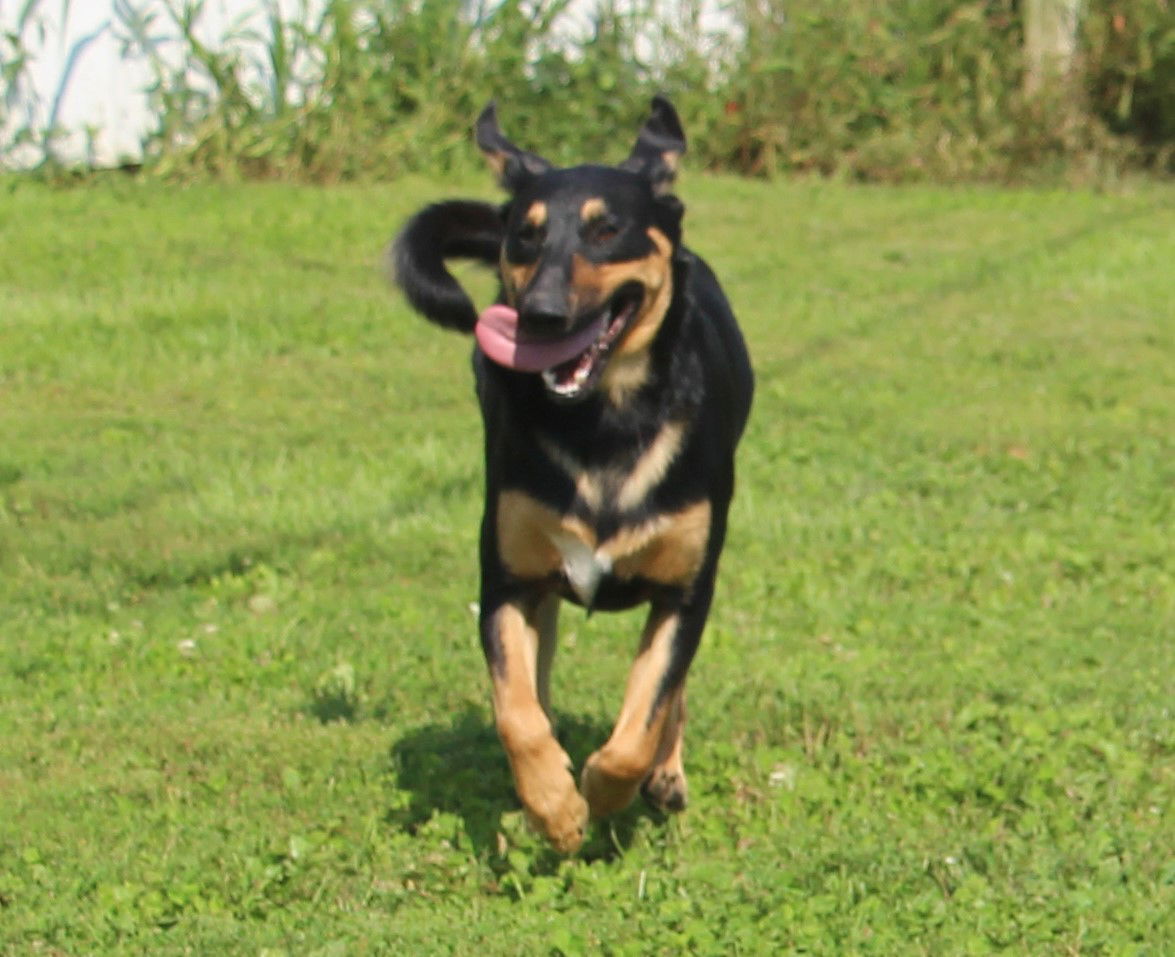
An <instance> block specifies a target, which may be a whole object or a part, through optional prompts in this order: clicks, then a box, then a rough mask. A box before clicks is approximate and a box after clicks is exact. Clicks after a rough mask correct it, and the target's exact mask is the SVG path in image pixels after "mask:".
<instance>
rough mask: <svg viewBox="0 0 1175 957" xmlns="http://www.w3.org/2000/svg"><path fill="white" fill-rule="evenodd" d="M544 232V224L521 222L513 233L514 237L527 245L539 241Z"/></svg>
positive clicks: (545, 232) (535, 243)
mask: <svg viewBox="0 0 1175 957" xmlns="http://www.w3.org/2000/svg"><path fill="white" fill-rule="evenodd" d="M546 234H547V230H546V227H545V226H536V225H535V224H534V223H523V224H522V225H521V226H519V227H518V229H517V231H516V232H515V233H514V235H515V238H517V240H518V241H519V242H520V243H523V244H524V245H527V246H532V245H537V244H539V243H541V242H542V241H543V238H544V237H545V236H546Z"/></svg>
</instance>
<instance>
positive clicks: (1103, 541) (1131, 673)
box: [0, 177, 1175, 954]
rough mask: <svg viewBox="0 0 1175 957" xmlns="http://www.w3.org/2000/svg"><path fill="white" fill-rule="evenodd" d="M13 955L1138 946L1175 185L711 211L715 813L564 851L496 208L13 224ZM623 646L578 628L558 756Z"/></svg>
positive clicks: (695, 721)
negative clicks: (420, 242)
mask: <svg viewBox="0 0 1175 957" xmlns="http://www.w3.org/2000/svg"><path fill="white" fill-rule="evenodd" d="M0 185H2V186H3V191H4V192H3V204H4V215H2V216H0V247H2V248H3V250H4V255H3V256H0V436H2V437H3V439H2V442H0V607H2V609H3V611H2V613H0V630H2V631H0V637H2V640H0V947H2V948H3V949H4V950H5V951H6V952H10V953H13V954H18V953H27V952H36V951H37V950H41V951H46V952H52V951H54V950H57V951H61V952H65V953H93V952H115V951H118V952H122V951H125V952H152V953H166V952H182V951H190V952H196V953H213V952H225V953H228V952H233V953H249V952H253V953H261V952H283V951H284V952H287V953H290V954H295V953H297V954H301V953H319V952H320V953H386V952H390V951H391V950H396V951H398V952H424V953H472V952H479V953H494V954H499V953H500V954H517V953H520V952H536V953H551V952H562V953H565V954H574V953H580V952H584V953H587V952H605V953H634V954H644V953H677V952H691V951H692V952H697V953H730V952H741V953H749V954H757V953H769V952H799V951H803V952H815V953H828V954H842V953H857V952H860V953H866V952H868V953H890V954H909V953H928V954H942V953H967V952H978V953H985V952H991V951H996V950H1001V949H1010V950H1011V951H1012V952H1015V953H1025V954H1038V953H1106V954H1121V953H1140V954H1141V953H1155V954H1157V953H1161V952H1162V951H1163V948H1164V946H1165V945H1164V943H1163V942H1164V941H1167V940H1170V939H1172V938H1173V930H1175V928H1173V927H1172V923H1171V916H1170V915H1171V914H1172V913H1173V912H1175V901H1173V899H1172V895H1173V891H1172V887H1173V885H1175V870H1173V867H1175V864H1173V861H1175V854H1173V851H1175V840H1173V838H1172V831H1171V829H1170V827H1169V818H1170V814H1171V812H1172V806H1171V801H1172V793H1173V785H1175V781H1173V777H1172V766H1173V763H1172V757H1173V754H1172V751H1173V748H1172V745H1173V736H1172V730H1171V728H1172V723H1171V711H1170V708H1171V704H1170V702H1171V701H1172V700H1175V676H1173V669H1172V665H1171V663H1170V659H1171V655H1170V643H1171V638H1172V636H1173V635H1175V567H1173V560H1172V549H1171V539H1172V531H1173V528H1175V515H1173V508H1172V500H1173V496H1172V489H1173V488H1175V454H1173V453H1175V320H1172V318H1171V316H1172V313H1171V303H1170V298H1171V280H1170V263H1171V262H1172V261H1175V196H1173V195H1172V193H1171V191H1170V190H1164V189H1161V188H1146V189H1142V190H1140V191H1139V192H1136V193H1128V194H1123V195H1118V196H1111V195H1092V194H1068V193H1061V192H1047V193H1041V192H998V191H989V190H939V189H907V190H880V189H852V188H846V187H841V186H829V185H816V184H811V185H809V184H791V185H777V186H762V185H754V184H747V183H743V182H735V181H731V180H709V179H704V178H698V177H691V178H688V179H687V180H686V182H685V183H684V184H683V186H682V193H683V196H684V198H685V199H686V200H687V203H688V206H689V213H688V218H687V223H688V235H689V237H690V242H691V243H692V245H693V246H694V248H696V249H697V250H698V251H699V252H701V253H702V254H703V255H705V256H706V257H707V258H708V259H709V260H710V261H711V263H712V264H713V265H714V267H715V269H716V271H717V272H718V274H719V275H720V276H721V277H722V278H723V281H724V283H725V284H726V286H727V289H728V292H729V294H730V296H731V298H732V300H733V301H734V303H735V305H736V307H737V310H738V312H739V314H740V316H741V318H742V321H743V324H744V326H745V329H746V332H747V336H748V339H749V341H750V344H751V348H752V352H753V354H754V358H755V363H756V367H757V370H758V377H759V390H758V395H757V404H756V408H755V412H754V416H753V418H752V422H751V425H750V427H749V430H748V433H747V438H746V441H745V443H744V446H743V449H742V451H741V453H740V487H739V492H738V496H737V498H736V501H735V505H734V509H733V515H732V529H731V533H730V544H729V546H728V549H727V552H726V554H725V556H724V558H723V570H722V575H721V579H720V587H719V595H718V599H717V602H716V607H715V613H714V616H713V618H712V622H711V627H710V628H709V630H708V633H707V637H706V639H705V642H704V645H703V648H702V651H701V653H700V655H699V658H698V662H697V665H696V667H695V670H694V672H693V675H692V678H691V715H690V720H691V727H690V731H689V736H688V743H687V766H688V769H689V772H690V775H691V797H692V801H693V803H692V807H691V809H690V810H689V811H688V812H687V813H686V815H684V817H682V818H681V819H679V820H675V821H672V822H668V823H666V822H663V821H661V820H658V819H656V818H655V817H653V816H651V815H649V814H647V813H645V812H642V811H640V810H634V811H632V812H631V813H629V814H627V815H624V816H622V817H621V818H619V819H618V820H617V821H615V822H612V824H611V825H610V826H603V827H599V828H598V829H597V830H596V832H595V833H594V834H593V836H592V838H591V840H590V841H589V843H588V846H587V848H586V850H585V852H584V854H583V856H581V857H579V858H576V859H571V860H567V861H560V860H559V859H558V858H556V857H554V856H553V855H552V854H551V853H550V852H548V851H546V850H544V849H543V848H542V847H541V846H540V845H539V843H538V842H537V841H535V840H534V839H533V838H531V837H530V836H529V835H528V834H527V833H526V831H525V829H524V828H523V826H522V822H521V820H520V819H519V816H518V813H517V811H516V810H515V807H516V805H515V802H514V799H513V797H512V794H511V791H510V783H509V776H508V773H507V768H506V764H505V760H504V758H503V756H502V754H501V752H500V749H499V747H498V745H497V743H496V740H495V737H494V734H493V731H492V727H491V726H490V724H489V722H488V709H487V699H488V695H487V689H486V681H485V678H484V673H483V665H482V663H481V660H480V652H479V649H478V647H477V641H476V636H475V631H474V618H473V614H472V612H471V609H470V602H471V601H472V600H473V598H474V597H475V594H476V575H477V570H476V544H475V543H476V531H477V522H478V518H479V511H480V494H481V472H480V468H481V465H480V459H481V446H480V442H481V438H480V425H479V423H478V419H477V414H476V408H475V404H474V399H473V395H472V384H471V378H470V375H469V370H468V354H469V343H468V342H467V341H463V340H462V339H460V338H459V337H456V336H452V335H449V334H446V333H442V332H440V331H438V330H436V329H434V328H432V327H429V326H428V325H426V324H425V323H423V322H421V321H420V320H419V319H418V318H416V317H413V316H411V315H409V314H408V312H407V310H406V309H405V308H404V306H403V305H402V303H400V302H399V301H398V300H397V299H396V298H395V297H394V296H393V295H392V294H391V293H390V292H389V291H388V290H387V288H386V287H385V285H384V283H383V280H382V278H381V275H380V256H381V250H382V246H383V244H384V243H385V242H386V240H387V238H388V236H389V235H390V234H391V232H392V231H393V229H394V228H395V227H396V226H397V225H398V223H399V222H401V221H402V219H403V218H404V216H405V215H406V214H407V213H409V212H410V211H412V210H414V209H416V208H417V207H418V206H419V205H421V204H422V203H423V202H426V201H427V200H429V199H431V198H435V197H439V196H444V195H468V194H470V193H477V194H481V195H491V194H489V193H488V192H487V191H486V190H485V189H484V187H482V186H481V185H480V184H478V185H468V184H464V185H452V184H450V185H445V184H441V183H433V182H427V181H424V180H406V181H404V182H402V183H399V184H397V185H395V186H388V187H379V188H376V187H370V188H368V187H363V188H360V187H351V188H339V189H331V190H325V191H324V190H311V189H300V188H287V187H278V186H249V187H200V188H192V189H187V190H169V189H166V188H164V187H162V186H158V185H142V184H138V183H133V182H121V181H120V182H114V183H110V184H106V185H103V186H99V187H96V188H92V189H85V190H76V191H52V190H47V189H44V188H41V187H37V186H35V185H31V184H28V183H25V182H23V181H11V180H10V181H6V182H4V183H3V184H0ZM638 622H639V619H638V618H637V617H634V616H632V615H625V616H613V617H610V616H595V617H594V618H592V619H591V620H590V621H589V620H586V619H585V618H584V617H583V615H582V614H581V613H579V612H576V611H573V610H572V611H568V612H567V613H566V614H565V615H564V629H563V631H564V641H563V645H562V647H561V649H560V654H559V661H558V663H557V672H556V681H555V692H556V707H557V710H558V711H559V712H560V715H561V730H562V734H563V736H564V737H565V739H566V741H567V743H568V749H569V751H570V753H571V754H572V756H573V758H574V759H575V760H577V761H580V762H581V761H582V760H583V758H584V757H585V756H586V755H587V754H588V753H589V752H590V750H591V749H592V748H593V747H594V746H595V745H597V744H598V743H599V742H600V740H602V738H603V737H604V736H605V735H606V734H607V730H608V726H609V721H610V719H611V717H612V716H613V714H614V711H615V708H616V707H617V705H618V702H619V697H620V693H621V689H622V686H623V678H624V673H625V669H626V667H627V661H628V658H629V656H630V654H631V651H632V648H633V642H634V637H635V634H636V632H637V630H638Z"/></svg>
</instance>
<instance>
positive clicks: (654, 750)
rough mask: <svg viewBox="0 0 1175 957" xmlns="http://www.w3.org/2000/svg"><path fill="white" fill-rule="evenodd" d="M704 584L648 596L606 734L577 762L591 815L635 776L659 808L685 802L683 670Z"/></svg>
mask: <svg viewBox="0 0 1175 957" xmlns="http://www.w3.org/2000/svg"><path fill="white" fill-rule="evenodd" d="M709 586H710V583H709V582H707V583H706V587H703V588H702V589H700V594H695V597H694V600H693V601H692V602H689V603H687V604H685V605H684V606H682V605H674V604H669V603H665V604H660V605H658V604H654V606H653V608H652V610H651V611H650V612H649V619H648V622H647V623H646V624H645V630H644V632H643V634H642V636H641V644H640V650H639V651H638V653H637V656H636V659H635V661H633V664H632V668H631V670H630V671H629V675H628V684H627V686H626V687H625V690H624V703H623V705H621V708H620V715H619V717H618V718H617V719H616V726H615V728H614V729H613V731H612V736H611V737H610V738H609V739H608V741H607V742H606V743H605V744H604V745H603V747H601V748H600V749H599V750H598V751H596V752H595V754H593V755H592V756H591V757H590V758H588V760H587V763H586V764H585V765H584V769H583V780H582V788H583V794H584V797H586V798H587V801H588V805H589V807H590V808H591V814H592V817H597V818H598V817H604V816H605V815H608V814H612V813H613V812H615V811H619V810H621V809H623V808H625V807H627V806H628V804H629V803H630V802H631V801H632V799H633V798H634V797H635V796H636V793H637V790H638V789H640V788H641V786H642V784H643V785H644V786H645V792H646V794H647V795H648V797H649V799H650V801H651V802H652V803H654V804H656V805H657V806H659V807H661V808H662V809H664V810H670V811H679V810H681V809H682V808H684V807H685V802H686V781H685V770H684V768H683V767H682V763H681V751H682V737H683V733H684V730H685V673H686V669H688V668H689V664H690V661H691V659H692V658H693V655H694V652H695V651H696V650H697V645H698V641H699V639H700V638H701V634H702V628H703V626H704V625H705V621H706V614H707V612H708V611H709V604H710V602H709V598H710V587H709Z"/></svg>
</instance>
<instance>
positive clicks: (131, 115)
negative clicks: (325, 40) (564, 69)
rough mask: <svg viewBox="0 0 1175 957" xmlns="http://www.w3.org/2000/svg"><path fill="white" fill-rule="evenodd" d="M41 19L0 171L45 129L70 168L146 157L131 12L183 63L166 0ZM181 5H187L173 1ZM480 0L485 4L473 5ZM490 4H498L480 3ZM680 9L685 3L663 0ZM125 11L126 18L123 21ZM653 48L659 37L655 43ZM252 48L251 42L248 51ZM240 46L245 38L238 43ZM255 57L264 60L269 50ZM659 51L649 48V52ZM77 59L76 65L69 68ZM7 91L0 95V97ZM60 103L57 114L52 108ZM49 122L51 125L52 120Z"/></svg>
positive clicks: (227, 19)
mask: <svg viewBox="0 0 1175 957" xmlns="http://www.w3.org/2000/svg"><path fill="white" fill-rule="evenodd" d="M26 2H28V0H0V62H2V61H3V60H4V59H6V58H7V57H8V56H10V55H11V54H12V50H11V48H10V47H7V46H6V41H5V40H4V39H3V34H4V33H5V32H7V31H12V30H15V29H16V24H17V20H18V18H19V16H20V11H21V8H22V7H23V6H24V4H25V3H26ZM32 2H34V3H35V4H36V8H35V10H36V12H35V15H34V17H33V19H32V22H31V23H30V24H29V26H28V27H26V29H25V30H24V32H23V41H22V46H24V47H25V48H26V49H27V50H29V51H30V52H31V54H32V62H31V65H30V68H29V70H28V71H27V76H26V79H27V81H28V82H27V83H25V84H23V85H22V87H21V88H20V89H18V90H17V91H16V93H17V94H18V95H17V96H16V97H15V100H14V102H12V103H9V104H7V108H6V109H4V110H0V122H2V121H4V120H5V117H6V122H4V128H2V129H0V165H3V166H18V167H19V166H30V165H33V164H35V163H37V162H39V161H40V159H41V158H42V155H43V151H42V149H41V148H40V147H24V148H21V149H18V150H16V151H15V152H10V153H9V154H8V155H5V153H4V151H3V147H4V145H5V144H7V143H9V142H10V141H11V136H12V133H13V132H14V131H15V130H17V129H20V128H22V127H24V126H30V127H31V128H32V129H34V130H36V131H38V132H43V131H44V130H46V129H48V128H49V127H50V126H51V125H52V126H54V127H55V128H57V129H59V130H62V131H63V134H62V135H61V136H60V137H55V138H54V139H53V141H52V143H51V148H52V150H53V154H54V155H55V156H56V157H57V158H58V159H60V160H62V161H64V162H67V163H88V164H93V165H95V166H100V167H102V166H114V165H117V164H119V163H121V162H123V161H127V160H130V161H133V160H135V159H137V158H139V157H140V155H141V149H140V147H141V144H142V141H143V137H144V136H145V135H146V134H147V133H148V132H149V131H150V130H151V128H152V126H153V123H154V120H153V119H152V116H151V113H150V111H149V109H148V98H147V93H146V89H147V87H148V86H149V84H150V83H151V82H152V75H151V71H150V69H149V67H148V65H147V63H146V62H145V61H144V60H143V58H142V57H141V56H140V57H132V58H127V57H126V56H124V47H125V40H126V38H127V30H126V28H125V26H124V25H123V22H124V20H125V14H126V12H127V10H130V9H134V10H137V11H140V12H147V13H152V12H153V13H154V14H155V15H156V18H155V21H154V24H153V30H152V31H151V32H152V35H153V36H154V37H156V38H157V39H158V40H159V41H160V42H159V47H158V49H159V51H160V52H161V53H162V54H163V55H165V56H166V55H167V53H168V51H171V52H172V54H173V57H174V62H176V63H178V62H179V58H178V56H176V55H175V54H177V53H178V49H179V44H178V41H177V40H176V39H175V38H176V37H177V36H178V30H177V28H176V27H175V25H174V23H172V22H170V20H169V18H168V17H167V15H166V11H165V8H164V2H165V0H32ZM167 2H170V4H171V6H172V7H174V8H180V7H182V5H183V0H167ZM272 2H273V0H205V7H204V11H203V14H202V16H201V19H200V20H199V21H198V29H197V31H196V32H197V35H198V36H199V38H200V39H201V41H202V42H204V43H206V44H208V45H210V46H211V47H213V48H214V49H215V48H220V47H222V46H223V45H224V39H225V37H226V36H227V35H229V34H233V35H235V36H237V37H239V35H240V33H241V32H242V31H243V30H246V29H249V28H254V29H257V30H258V31H260V32H262V33H264V31H265V11H266V9H267V4H269V3H272ZM276 2H277V6H278V9H279V10H280V12H281V15H282V18H283V19H285V20H290V19H293V18H299V19H301V20H302V22H304V23H306V22H309V23H315V22H317V20H318V18H319V16H320V15H321V11H322V10H323V8H324V6H325V2H326V0H276ZM473 2H478V0H473ZM480 2H484V3H487V5H489V4H492V2H493V0H480ZM660 2H662V3H663V4H664V6H665V8H666V9H670V10H672V9H674V8H675V5H676V4H677V3H678V2H680V0H660ZM594 3H595V0H573V2H572V9H571V10H570V11H569V14H570V16H569V17H568V18H566V19H564V20H561V24H562V27H561V29H560V32H561V33H562V32H563V31H564V30H566V31H567V32H568V34H573V33H576V32H578V31H579V30H581V29H583V28H584V27H586V25H587V23H588V17H587V16H586V15H584V14H585V13H586V12H587V11H590V10H591V9H592V7H593V6H594ZM722 4H723V0H703V9H704V10H705V17H704V23H705V29H706V30H707V31H713V30H722V29H723V28H724V27H725V26H727V25H729V23H730V20H729V17H727V16H724V14H723V13H722V12H721V11H722ZM120 14H121V15H120ZM650 42H652V41H651V38H650ZM248 46H249V44H247V43H246V44H245V47H246V48H247V47H248ZM234 47H235V48H240V47H241V41H240V40H239V39H238V40H237V41H235V42H234ZM255 52H256V54H257V55H258V56H259V57H260V55H261V54H262V53H263V44H262V42H261V41H260V40H258V41H257V42H256V44H255ZM650 52H651V51H650ZM71 60H72V61H73V62H72V66H71ZM2 93H3V91H2V90H0V94H2ZM55 102H56V103H57V110H56V115H55V116H54V104H55ZM51 120H53V122H52V123H51Z"/></svg>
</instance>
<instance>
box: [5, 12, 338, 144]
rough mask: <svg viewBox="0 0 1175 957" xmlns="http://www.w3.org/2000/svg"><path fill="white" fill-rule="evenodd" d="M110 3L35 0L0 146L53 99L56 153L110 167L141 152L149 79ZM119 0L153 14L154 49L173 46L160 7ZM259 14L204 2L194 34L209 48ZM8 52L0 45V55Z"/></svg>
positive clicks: (42, 125) (11, 22)
mask: <svg viewBox="0 0 1175 957" xmlns="http://www.w3.org/2000/svg"><path fill="white" fill-rule="evenodd" d="M24 2H25V0H0V33H4V32H6V31H10V30H14V29H15V28H16V24H17V20H18V17H19V15H20V10H21V7H22V6H23V5H24ZM116 2H119V0H40V2H39V4H38V6H37V8H36V14H35V16H34V18H33V22H32V24H30V26H29V27H28V28H26V29H25V31H24V38H25V39H24V45H25V46H26V48H27V49H29V50H30V51H31V53H32V62H31V66H30V69H29V71H28V76H27V78H28V80H29V83H28V84H27V85H26V86H25V87H24V88H23V89H21V90H19V91H18V92H19V94H20V95H19V97H18V98H17V101H16V102H15V103H13V104H10V105H9V107H8V109H7V110H6V111H5V113H7V114H9V115H8V116H7V123H6V124H5V127H6V128H5V129H3V130H0V144H3V143H7V142H9V138H10V137H11V135H12V133H13V131H14V130H16V129H18V128H20V127H22V126H24V125H26V124H28V125H31V126H32V127H33V128H34V129H35V130H38V131H43V130H45V129H46V128H48V126H49V125H50V118H51V115H52V110H53V105H54V102H55V100H57V99H58V98H60V104H59V108H58V111H57V115H56V118H55V119H56V123H55V125H56V126H57V127H58V128H60V129H62V130H64V131H65V135H64V136H63V137H61V138H60V139H55V140H54V141H53V145H52V148H53V151H54V154H55V155H56V156H57V157H58V158H60V159H62V160H64V161H66V162H92V163H94V164H95V165H98V166H112V165H117V164H118V163H120V162H123V161H124V160H134V159H136V158H138V157H139V156H140V155H141V150H140V145H141V143H142V141H143V137H144V135H145V134H146V133H147V132H148V131H149V130H150V129H151V127H152V125H153V120H152V117H151V114H150V112H149V109H148V105H147V104H148V101H147V93H146V89H147V87H148V86H149V85H150V83H151V80H152V77H151V71H150V69H149V68H148V66H147V64H146V63H145V62H144V61H143V59H142V58H141V57H139V58H126V57H124V56H123V46H124V40H125V39H126V34H127V31H126V30H125V28H124V27H122V26H121V25H120V20H119V17H118V16H117V11H116ZM124 2H125V3H128V4H129V5H130V6H131V7H133V8H135V9H137V10H140V11H145V12H154V13H155V14H156V20H155V23H154V27H155V29H154V30H153V31H152V32H153V35H155V36H157V37H158V38H159V39H160V41H161V46H160V51H161V52H162V53H164V54H165V55H166V53H167V52H168V50H169V49H170V50H175V49H176V48H177V44H176V41H175V40H174V38H175V37H176V36H177V35H178V31H177V29H176V27H175V25H174V24H172V23H171V22H169V20H168V19H167V17H166V15H165V13H164V10H163V7H162V5H161V4H159V3H157V2H156V0H124ZM322 2H323V0H311V2H310V4H309V6H310V9H311V10H312V11H313V12H314V13H317V11H318V10H321V8H322ZM174 5H175V6H177V7H178V6H179V4H178V3H176V4H174ZM304 5H305V4H304V3H303V2H301V0H278V6H279V8H280V9H281V11H282V15H283V16H294V15H295V14H296V13H297V12H298V11H299V10H300V9H301V8H302V7H303V6H304ZM264 11H265V0H207V2H206V5H205V9H204V13H203V16H202V17H201V19H200V21H199V28H198V30H197V33H198V35H199V36H200V39H201V40H202V41H204V42H206V43H209V44H211V45H212V46H213V47H216V46H219V45H220V43H221V41H222V39H223V37H224V36H225V34H226V32H228V31H230V30H232V31H238V30H240V29H242V28H248V27H257V28H261V27H262V26H263V22H264ZM63 14H64V16H63ZM2 43H3V41H0V44H2ZM11 53H12V51H11V50H10V49H8V50H6V49H5V48H4V46H3V45H0V58H3V57H5V55H11ZM71 57H73V58H74V63H73V66H72V68H71V67H70V60H71ZM0 115H3V114H0ZM87 131H89V132H88V133H87ZM40 158H41V151H40V149H36V148H27V147H26V148H23V149H21V150H19V151H17V152H16V153H15V154H14V155H12V156H10V157H7V158H4V157H0V162H4V163H5V165H9V166H22V165H26V166H27V165H30V164H32V163H36V162H38V161H39V160H40Z"/></svg>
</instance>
